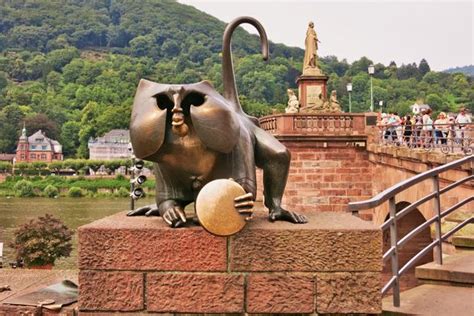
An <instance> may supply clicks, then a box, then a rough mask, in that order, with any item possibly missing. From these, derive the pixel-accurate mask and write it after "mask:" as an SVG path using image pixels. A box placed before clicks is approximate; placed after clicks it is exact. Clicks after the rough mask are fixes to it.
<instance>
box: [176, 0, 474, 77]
mask: <svg viewBox="0 0 474 316" xmlns="http://www.w3.org/2000/svg"><path fill="white" fill-rule="evenodd" d="M179 2H180V3H184V4H188V5H192V6H194V7H196V8H197V9H199V10H201V11H204V12H206V13H208V14H210V15H213V16H215V17H216V18H218V19H219V20H222V21H224V22H229V21H231V20H232V19H234V18H236V17H238V16H242V15H249V16H252V17H254V18H256V19H258V20H259V21H260V22H261V23H262V24H263V26H264V27H265V30H266V32H267V35H268V38H269V39H270V40H271V41H273V42H275V43H283V44H285V45H288V46H297V47H301V48H304V39H305V34H306V29H307V25H308V22H309V21H314V23H315V30H316V32H317V34H318V38H319V40H320V41H321V43H320V44H319V50H318V55H320V56H328V55H335V56H337V57H338V58H339V59H343V58H346V59H347V61H348V62H353V61H354V60H357V59H359V58H360V57H362V56H367V57H368V58H370V59H371V60H373V61H374V62H375V63H378V62H381V63H383V64H385V65H388V64H389V63H390V61H392V60H393V61H395V62H396V63H397V65H401V64H402V63H404V64H407V63H413V62H415V63H417V64H418V63H419V62H420V60H421V59H422V58H425V59H426V60H427V61H428V63H429V65H430V66H431V69H433V70H437V71H440V70H444V69H447V68H451V67H456V66H466V65H472V64H474V57H473V54H474V39H473V35H474V34H473V28H474V24H473V23H474V22H473V16H474V4H473V3H474V0H470V1H446V0H445V1H440V0H432V1H426V0H418V1H406V0H396V1H393V0H392V1H385V0H379V1H367V0H366V1H357V0H346V1H340V0H335V1H330V2H329V1H319V0H313V1H309V0H299V1H298V0H296V1H289V0H274V1H268V0H257V1H248V0H240V1H236V0H220V1H216V0H179ZM245 29H246V30H248V31H249V32H251V33H254V34H256V31H255V30H254V29H253V28H252V26H248V27H245Z"/></svg>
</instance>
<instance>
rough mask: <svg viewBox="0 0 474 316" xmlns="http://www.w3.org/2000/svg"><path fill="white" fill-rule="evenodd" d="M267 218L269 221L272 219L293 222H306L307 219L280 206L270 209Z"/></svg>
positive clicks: (272, 220)
mask: <svg viewBox="0 0 474 316" xmlns="http://www.w3.org/2000/svg"><path fill="white" fill-rule="evenodd" d="M268 219H269V220H270V221H271V222H274V221H286V222H290V223H295V224H304V223H307V222H308V219H307V218H306V216H304V215H299V214H297V213H295V212H290V211H287V210H285V209H283V208H281V207H279V208H275V209H272V210H270V215H269V216H268Z"/></svg>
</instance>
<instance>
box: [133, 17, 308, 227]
mask: <svg viewBox="0 0 474 316" xmlns="http://www.w3.org/2000/svg"><path fill="white" fill-rule="evenodd" d="M242 23H249V24H251V25H253V26H255V28H256V29H257V30H258V32H259V34H260V42H261V48H262V54H263V58H264V59H265V60H266V59H267V58H268V40H267V36H266V34H265V30H264V29H263V27H262V25H261V24H260V23H259V22H258V21H257V20H255V19H253V18H250V17H240V18H237V19H235V20H234V21H232V22H230V23H229V24H228V25H227V27H226V29H225V32H224V38H223V49H222V57H223V63H222V69H223V73H222V75H223V83H224V93H223V96H222V95H220V94H219V93H218V92H217V91H216V90H215V89H214V87H213V86H212V84H211V83H210V82H208V81H202V82H199V83H194V84H160V83H155V82H152V81H148V80H143V79H142V80H141V81H140V84H139V85H138V88H137V92H136V95H135V99H134V103H133V109H132V117H131V122H130V137H131V141H132V146H133V150H134V153H135V155H136V156H137V157H138V158H140V159H146V160H150V161H153V162H154V163H155V164H154V172H155V176H156V205H150V206H147V207H142V208H139V209H136V210H133V211H131V212H129V214H128V215H130V216H133V215H160V216H162V217H163V220H164V221H165V222H166V223H168V225H170V226H171V227H179V226H183V225H184V224H185V223H186V221H187V219H186V215H185V213H184V207H185V206H186V205H187V204H190V203H192V202H194V201H195V200H196V198H197V196H198V194H199V192H200V190H201V189H202V187H203V186H204V185H206V184H207V183H208V182H210V181H212V180H216V179H228V178H232V179H234V181H235V182H237V183H238V184H239V185H241V186H242V187H243V189H244V191H245V192H246V194H243V195H241V196H240V197H238V198H237V199H236V200H235V201H234V207H235V208H236V209H237V211H246V210H247V209H248V208H249V207H250V205H253V201H254V200H255V195H256V174H255V167H259V168H262V169H263V185H264V197H265V206H266V207H267V208H268V209H269V212H270V214H269V219H270V220H271V221H275V220H284V221H289V222H293V223H305V222H307V219H306V218H305V217H304V216H302V215H298V214H296V213H294V212H290V211H287V210H285V209H283V208H282V207H281V199H282V196H283V192H284V189H285V185H286V181H287V178H288V170H289V165H290V153H289V151H288V150H287V149H286V148H285V146H283V145H282V144H281V143H280V142H279V141H278V140H277V139H276V138H275V137H273V136H272V135H271V134H269V133H267V132H265V131H264V130H262V129H261V128H260V127H259V126H258V120H257V119H256V118H254V117H251V116H249V115H247V114H246V113H244V111H243V110H242V107H241V105H240V103H239V98H238V93H237V88H236V84H235V76H234V70H233V65H232V54H231V48H230V41H231V36H232V33H233V32H234V30H235V29H236V28H237V26H238V25H240V24H242ZM216 193H217V192H216ZM244 213H245V212H244Z"/></svg>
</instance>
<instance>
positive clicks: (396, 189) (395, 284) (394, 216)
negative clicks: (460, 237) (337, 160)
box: [349, 155, 474, 307]
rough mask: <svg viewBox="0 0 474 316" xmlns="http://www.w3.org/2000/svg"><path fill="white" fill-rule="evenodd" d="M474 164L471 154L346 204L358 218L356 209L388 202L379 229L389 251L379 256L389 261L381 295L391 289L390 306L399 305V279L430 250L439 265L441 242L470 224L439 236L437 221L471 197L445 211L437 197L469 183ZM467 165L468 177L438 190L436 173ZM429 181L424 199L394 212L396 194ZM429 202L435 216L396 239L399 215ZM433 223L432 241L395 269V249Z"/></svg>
mask: <svg viewBox="0 0 474 316" xmlns="http://www.w3.org/2000/svg"><path fill="white" fill-rule="evenodd" d="M473 162H474V155H470V156H468V157H464V158H461V159H459V160H456V161H453V162H450V163H448V164H445V165H442V166H439V167H437V168H434V169H432V170H428V171H425V172H423V173H420V174H418V175H416V176H414V177H412V178H410V179H407V180H405V181H402V182H400V183H398V184H396V185H394V186H392V187H390V188H388V189H386V190H384V191H383V192H381V193H379V194H377V195H376V196H374V197H373V198H371V199H369V200H366V201H360V202H351V203H349V211H350V212H352V214H354V215H358V212H359V211H360V210H366V209H371V208H374V207H377V206H379V205H381V204H382V203H384V202H386V201H387V200H388V202H389V205H388V206H389V213H390V217H389V218H388V219H387V220H386V221H385V222H384V223H383V224H382V225H381V226H380V228H381V229H382V230H386V229H390V248H389V249H388V250H387V251H386V252H385V253H384V254H383V262H385V261H387V260H388V259H391V267H392V277H391V278H390V280H389V281H388V282H387V283H386V284H385V285H384V286H383V288H382V295H383V294H385V293H387V292H388V291H389V290H390V289H393V305H394V306H396V307H399V306H400V276H401V275H403V274H404V273H405V272H407V271H408V270H409V269H410V268H411V267H413V266H414V265H415V264H416V263H417V262H418V261H419V260H420V259H421V258H423V257H424V256H425V255H426V254H427V253H429V252H430V251H431V250H433V249H434V259H435V262H436V263H437V264H443V258H442V242H443V241H444V240H446V239H447V238H449V237H450V236H451V235H452V234H454V233H455V232H457V231H458V230H460V229H461V228H462V227H464V226H466V225H467V224H470V223H474V217H471V218H468V219H467V220H465V221H463V222H462V223H460V224H458V225H456V226H455V227H454V228H452V229H451V230H450V231H449V232H447V233H446V234H444V235H441V219H442V218H443V217H445V216H447V215H448V214H450V213H452V212H453V211H455V210H457V209H459V208H460V207H462V206H463V205H465V204H467V203H470V202H472V201H474V196H470V197H468V198H466V199H464V200H462V201H460V202H458V203H456V204H455V205H452V206H451V207H449V208H448V209H446V210H445V211H443V212H442V211H441V202H440V196H441V194H443V193H446V192H448V191H450V190H452V189H454V188H456V187H458V186H460V185H462V184H464V183H466V182H469V181H473V180H474V175H473V174H472V163H473ZM467 163H471V175H469V176H467V177H465V178H462V179H460V180H458V181H455V182H453V183H451V184H450V185H448V186H446V187H444V188H443V189H440V187H439V174H440V173H443V172H445V171H448V170H451V169H454V168H458V167H460V166H462V165H464V164H467ZM427 179H431V180H432V184H433V192H431V193H429V194H427V195H426V196H424V197H422V198H420V199H419V200H417V201H415V202H413V203H411V204H410V205H408V206H406V207H405V208H403V209H402V210H400V211H399V212H397V211H396V204H395V197H396V195H397V194H399V193H401V192H403V191H405V190H407V189H409V188H411V187H413V186H414V185H416V184H418V183H420V182H422V181H424V180H427ZM429 200H433V202H434V203H433V208H434V210H435V216H434V217H432V218H430V219H429V220H427V221H426V222H424V223H422V224H421V225H419V226H417V227H415V228H414V229H413V230H412V231H410V232H409V233H408V234H406V235H405V236H404V237H403V238H401V239H400V240H398V237H397V229H398V227H397V221H398V220H400V219H401V218H402V217H403V216H405V215H407V214H409V213H410V212H412V211H413V210H415V209H416V208H417V207H418V206H419V205H421V204H423V203H425V202H427V201H429ZM432 224H435V238H434V240H433V242H431V243H430V244H429V245H427V246H426V247H425V248H423V249H422V250H421V251H420V252H418V253H417V254H416V255H415V256H414V257H413V258H411V259H410V260H409V261H408V262H407V263H405V265H403V267H401V268H399V266H398V249H399V248H400V247H402V246H403V245H404V244H405V243H406V242H407V241H409V240H410V239H412V238H413V237H414V236H416V235H417V234H418V233H420V232H421V231H423V230H424V229H426V228H428V227H429V226H430V225H432Z"/></svg>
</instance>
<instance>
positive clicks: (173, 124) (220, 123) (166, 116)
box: [130, 79, 240, 161]
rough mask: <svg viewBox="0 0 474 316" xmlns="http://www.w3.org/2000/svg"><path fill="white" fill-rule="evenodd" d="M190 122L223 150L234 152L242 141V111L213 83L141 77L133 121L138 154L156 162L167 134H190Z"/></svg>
mask: <svg viewBox="0 0 474 316" xmlns="http://www.w3.org/2000/svg"><path fill="white" fill-rule="evenodd" d="M189 124H192V127H193V129H194V130H195V131H196V134H197V135H198V136H199V138H200V140H201V141H202V142H203V143H204V144H205V145H206V146H207V147H209V148H210V149H213V150H215V151H218V152H221V153H229V152H231V151H232V149H233V148H234V146H235V145H236V143H237V141H238V140H239V134H240V121H239V114H238V113H236V111H235V109H234V107H233V106H232V104H230V103H229V101H228V100H226V99H225V98H224V97H223V96H221V95H220V94H219V93H218V92H217V91H216V90H215V89H214V87H213V86H212V84H211V83H210V82H208V81H201V82H199V83H195V84H185V85H167V84H159V83H155V82H152V81H148V80H144V79H142V80H140V83H139V85H138V88H137V92H136V94H135V99H134V101H133V109H132V117H131V122H130V138H131V141H132V144H133V150H134V153H135V155H136V157H138V158H141V159H147V160H151V161H155V160H156V159H154V158H156V157H154V156H155V154H157V153H158V151H159V149H160V148H161V146H162V145H163V143H164V142H165V138H166V135H167V133H173V134H174V135H176V136H177V137H186V136H188V134H189V129H190V126H189Z"/></svg>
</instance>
